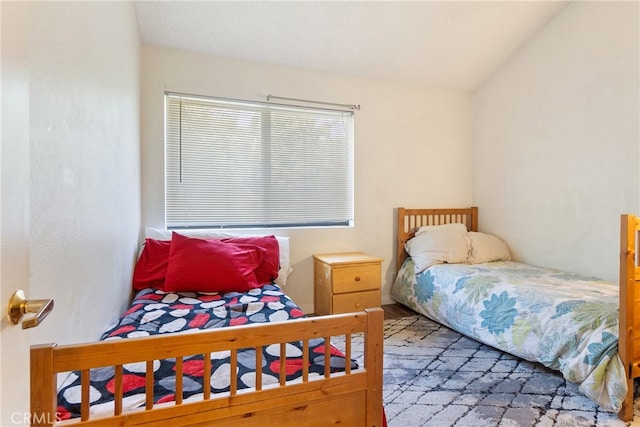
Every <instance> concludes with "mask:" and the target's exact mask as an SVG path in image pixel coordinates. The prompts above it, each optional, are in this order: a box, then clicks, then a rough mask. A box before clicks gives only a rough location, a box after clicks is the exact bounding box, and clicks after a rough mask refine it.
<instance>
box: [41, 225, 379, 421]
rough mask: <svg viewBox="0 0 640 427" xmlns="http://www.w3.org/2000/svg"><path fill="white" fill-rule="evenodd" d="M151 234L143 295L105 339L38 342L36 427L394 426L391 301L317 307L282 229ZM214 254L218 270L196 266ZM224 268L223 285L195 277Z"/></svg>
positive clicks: (139, 278)
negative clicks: (387, 333)
mask: <svg viewBox="0 0 640 427" xmlns="http://www.w3.org/2000/svg"><path fill="white" fill-rule="evenodd" d="M176 234H177V235H178V236H180V237H176ZM148 236H149V233H148V232H147V239H146V242H145V248H144V250H143V251H142V254H141V256H140V259H139V260H138V263H137V265H136V272H135V274H134V289H135V297H134V298H133V300H132V302H131V304H130V306H129V308H128V310H127V311H126V312H125V313H124V314H123V316H122V317H121V318H120V320H119V322H118V323H117V324H115V325H114V326H112V327H111V328H109V329H108V330H107V331H105V332H104V334H103V335H102V337H101V340H100V341H98V342H94V343H86V344H78V345H63V346H56V345H55V344H44V345H36V346H32V348H31V373H30V375H31V422H32V425H48V426H51V425H54V424H55V425H66V424H69V425H76V424H77V423H80V424H81V425H92V426H93V425H95V426H111V425H120V426H135V425H145V426H153V425H157V426H161V425H181V426H187V425H189V426H208V425H216V426H231V425H239V424H240V425H243V426H261V427H268V426H294V425H296V426H297V425H305V426H326V425H333V424H343V425H353V426H371V427H373V426H378V427H380V426H383V425H384V415H383V408H382V348H383V344H382V325H383V311H382V309H380V308H376V309H368V310H365V311H362V312H355V313H346V314H339V315H331V316H316V317H313V316H306V315H305V314H304V313H303V312H302V311H301V310H300V309H299V308H298V306H297V305H296V304H295V303H294V302H293V301H292V300H291V299H290V298H289V297H288V296H287V295H286V293H284V292H283V288H284V286H286V283H285V284H284V286H283V285H282V281H281V280H278V279H282V276H281V275H280V273H282V271H286V270H287V268H286V267H284V266H282V256H280V257H278V255H276V257H278V259H277V260H275V261H274V259H273V252H270V251H269V250H268V249H269V248H270V247H271V248H273V245H274V241H275V236H268V237H269V239H267V240H265V237H267V236H254V237H252V238H253V240H252V241H251V242H248V241H247V240H246V237H244V236H243V237H231V236H219V235H216V236H215V237H212V236H211V235H207V234H205V235H200V236H184V235H180V234H179V233H174V234H172V237H171V239H170V240H168V241H167V240H156V239H153V238H149V237H148ZM165 237H166V236H165ZM238 239H239V240H238ZM267 241H268V243H265V242H267ZM281 242H286V243H288V240H281V239H280V238H279V241H278V243H276V247H277V248H278V249H279V248H281V247H282V244H279V243H281ZM263 243H264V245H263ZM154 245H155V246H154ZM185 245H187V246H188V247H189V248H190V249H189V251H187V252H186V255H185V257H183V258H181V257H178V256H177V255H176V253H181V254H182V249H184V247H187V246H185ZM222 245H226V246H222ZM152 247H153V248H154V249H153V251H152V250H151V249H149V248H152ZM178 247H179V248H181V251H180V252H178V250H177V249H176V248H178ZM194 247H196V248H197V250H195V249H193V248H194ZM212 248H213V249H212ZM287 249H288V248H287ZM207 251H213V252H207ZM219 251H223V252H224V253H222V252H219ZM238 251H239V252H238ZM227 252H230V254H227ZM268 252H269V253H270V255H267V253H268ZM203 253H205V254H206V256H205V255H203ZM281 253H282V252H281ZM214 254H215V256H216V259H218V258H219V259H220V261H219V262H220V263H221V264H220V265H216V266H215V271H212V270H213V268H212V267H211V265H209V264H211V260H212V257H211V256H212V255H214ZM167 255H170V258H169V259H168V260H166V261H167V262H166V263H165V264H162V263H164V261H165V257H166V256H167ZM287 255H288V253H287ZM203 256H205V258H206V260H207V262H208V264H207V265H208V266H207V267H206V268H203V267H201V266H198V265H197V264H194V263H197V262H198V260H199V259H200V258H199V257H203ZM205 258H202V259H205ZM238 258H242V262H241V263H240V265H235V267H234V268H233V269H231V270H230V269H229V268H228V266H229V265H230V264H233V263H235V262H236V261H235V260H236V259H238ZM267 258H269V259H270V262H269V263H267V264H269V265H267V264H265V262H267ZM159 259H160V260H162V262H161V263H160V264H162V265H160V266H159V264H158V262H157V261H158V260H159ZM202 259H200V261H202ZM181 262H182V264H181ZM248 263H249V264H251V268H252V269H253V270H252V272H250V273H247V271H248V270H247V268H245V267H247V265H248ZM214 264H215V263H214ZM141 265H142V267H140V266H141ZM265 265H266V267H265ZM176 266H180V268H179V269H177V268H176ZM225 268H227V270H225ZM251 268H249V270H251ZM264 268H266V270H264ZM274 268H275V269H277V273H276V274H275V275H277V276H278V277H275V280H270V281H268V282H267V283H261V282H262V281H261V280H260V279H259V277H260V275H261V274H263V273H264V274H269V275H270V277H271V278H272V279H273V278H274V276H275V275H274V274H273V271H274ZM261 269H263V270H261ZM139 270H140V271H143V273H139ZM221 272H222V273H221ZM221 274H222V275H223V276H224V280H220V283H218V284H217V285H216V287H220V289H218V290H215V289H212V288H210V287H206V286H205V287H204V288H203V289H200V288H201V287H202V285H201V284H199V285H198V289H197V290H196V289H193V286H186V285H185V283H189V281H190V280H195V281H200V280H203V277H206V281H207V282H206V283H211V282H212V281H216V280H217V279H216V278H217V277H219V276H220V275H221ZM251 274H253V275H254V276H257V277H255V278H254V276H252V275H251ZM176 275H177V277H178V278H179V280H175V278H176ZM234 275H236V276H242V277H241V278H242V280H241V281H240V282H238V283H236V284H233V285H232V286H231V285H229V283H231V282H233V281H234V280H236V279H238V277H235V276H234ZM284 276H286V273H285V274H284ZM160 278H163V280H162V284H160V283H159V279H160ZM245 279H246V280H245ZM253 280H255V282H253ZM279 282H280V283H279ZM221 283H225V284H226V285H222V284H221ZM240 284H241V285H242V286H241V285H240ZM227 286H231V288H230V289H227V288H226V287H227ZM243 286H247V288H246V289H244V288H243ZM336 340H337V342H339V343H340V347H338V346H337V345H335V344H334V342H335V341H336ZM354 340H363V354H362V355H358V360H357V361H356V360H355V358H354V356H353V352H352V343H353V342H354ZM336 407H339V408H340V409H339V410H336V409H335V408H336Z"/></svg>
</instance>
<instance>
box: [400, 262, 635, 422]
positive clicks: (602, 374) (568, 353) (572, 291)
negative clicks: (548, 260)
mask: <svg viewBox="0 0 640 427" xmlns="http://www.w3.org/2000/svg"><path fill="white" fill-rule="evenodd" d="M618 292H619V291H618V285H617V284H615V283H611V282H605V281H602V280H599V279H595V278H591V277H584V276H579V275H576V274H571V273H567V272H562V271H559V270H552V269H544V268H538V267H533V266H530V265H526V264H521V263H516V262H511V261H497V262H489V263H482V264H438V265H433V266H431V267H429V268H427V269H426V270H425V271H423V272H422V273H420V274H417V275H416V274H415V267H414V265H413V261H412V260H411V259H410V258H409V259H407V260H406V261H405V263H404V264H403V267H402V268H401V270H400V271H399V272H398V276H397V278H396V281H395V283H394V285H393V287H392V290H391V296H392V298H393V299H394V300H396V301H397V302H399V303H401V304H404V305H406V306H408V307H410V308H411V309H413V310H415V311H416V312H419V313H421V314H424V315H425V316H427V317H429V318H431V319H433V320H435V321H437V322H439V323H442V324H444V325H446V326H448V327H450V328H452V329H454V330H456V331H458V332H460V333H463V334H465V335H467V336H469V337H471V338H474V339H476V340H478V341H480V342H482V343H484V344H487V345H490V346H492V347H495V348H497V349H499V350H502V351H506V352H508V353H511V354H513V355H515V356H518V357H521V358H523V359H526V360H529V361H533V362H539V363H541V364H543V365H545V366H547V367H549V368H551V369H554V370H558V371H560V372H561V373H562V375H563V376H564V378H566V379H567V380H568V381H571V382H575V383H578V384H579V387H580V390H581V392H582V393H584V394H585V395H586V396H588V397H589V398H591V399H592V400H594V401H595V402H597V403H598V404H599V405H600V406H601V407H602V408H603V409H605V410H611V411H616V412H617V411H619V410H620V408H621V405H622V401H623V399H624V397H625V394H626V392H627V383H626V381H625V374H624V368H623V365H622V362H621V360H620V358H619V356H618Z"/></svg>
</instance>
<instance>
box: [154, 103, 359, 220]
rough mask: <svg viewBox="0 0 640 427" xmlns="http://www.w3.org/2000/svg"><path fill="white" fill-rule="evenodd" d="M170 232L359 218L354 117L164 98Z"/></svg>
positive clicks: (273, 106)
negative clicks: (355, 203) (355, 193)
mask: <svg viewBox="0 0 640 427" xmlns="http://www.w3.org/2000/svg"><path fill="white" fill-rule="evenodd" d="M165 192H166V194H165V200H166V202H165V211H166V212H165V214H166V227H167V228H168V229H179V228H187V227H199V228H244V227H252V228H253V227H307V226H335V225H350V224H352V221H353V112H351V111H339V110H326V109H317V108H304V107H297V106H295V107H294V106H285V105H279V104H268V103H258V102H248V101H235V100H226V99H216V98H206V97H197V96H187V95H181V94H171V93H167V94H166V95H165Z"/></svg>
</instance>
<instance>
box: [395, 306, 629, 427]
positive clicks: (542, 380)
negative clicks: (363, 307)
mask: <svg viewBox="0 0 640 427" xmlns="http://www.w3.org/2000/svg"><path fill="white" fill-rule="evenodd" d="M384 338H385V341H384V388H383V395H384V396H383V400H384V408H385V412H386V415H387V421H388V425H389V427H418V426H429V427H431V426H433V427H447V426H462V427H464V426H473V427H489V426H501V427H502V426H505V427H511V426H518V427H524V426H527V427H529V426H536V427H547V426H549V427H551V426H554V427H555V426H562V427H564V426H566V427H580V426H610V427H622V426H640V399H636V402H635V410H634V412H635V416H634V420H635V421H634V422H633V423H624V422H622V421H620V420H619V419H618V417H617V414H615V413H611V412H605V411H602V410H600V409H599V408H598V407H597V406H596V405H595V404H594V403H593V401H591V400H590V399H588V398H587V397H585V396H584V395H582V394H581V393H580V391H579V390H578V387H577V386H576V385H575V384H573V383H569V382H567V381H565V380H564V379H563V378H562V376H561V375H560V374H558V373H557V372H554V371H551V370H549V369H547V368H545V367H544V366H542V365H539V364H535V363H531V362H528V361H525V360H522V359H519V358H516V357H513V356H511V355H509V354H506V353H503V352H500V351H497V350H494V349H493V348H491V347H488V346H486V345H483V344H480V343H478V342H477V341H474V340H471V339H469V338H467V337H465V336H463V335H460V334H458V333H456V332H454V331H452V330H450V329H448V328H446V327H444V326H441V325H440V324H438V323H436V322H433V321H431V320H429V319H427V318H425V317H423V316H420V315H414V316H408V317H403V318H398V319H392V320H385V324H384ZM636 394H638V393H636Z"/></svg>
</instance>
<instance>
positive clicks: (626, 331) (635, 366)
mask: <svg viewBox="0 0 640 427" xmlns="http://www.w3.org/2000/svg"><path fill="white" fill-rule="evenodd" d="M638 233H640V221H639V220H638V218H637V217H636V216H635V215H630V214H624V215H622V216H621V219H620V333H619V339H618V352H619V354H620V359H621V360H622V363H623V365H624V367H625V370H626V371H627V372H626V373H627V385H628V391H627V397H626V399H625V400H624V402H623V403H622V409H621V410H620V413H619V414H618V415H619V417H620V418H621V419H622V420H624V421H631V420H632V419H633V397H634V396H633V391H634V384H633V383H634V379H635V378H637V377H639V376H640V316H635V314H634V313H640V292H636V290H637V288H638V286H640V267H639V266H638Z"/></svg>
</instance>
